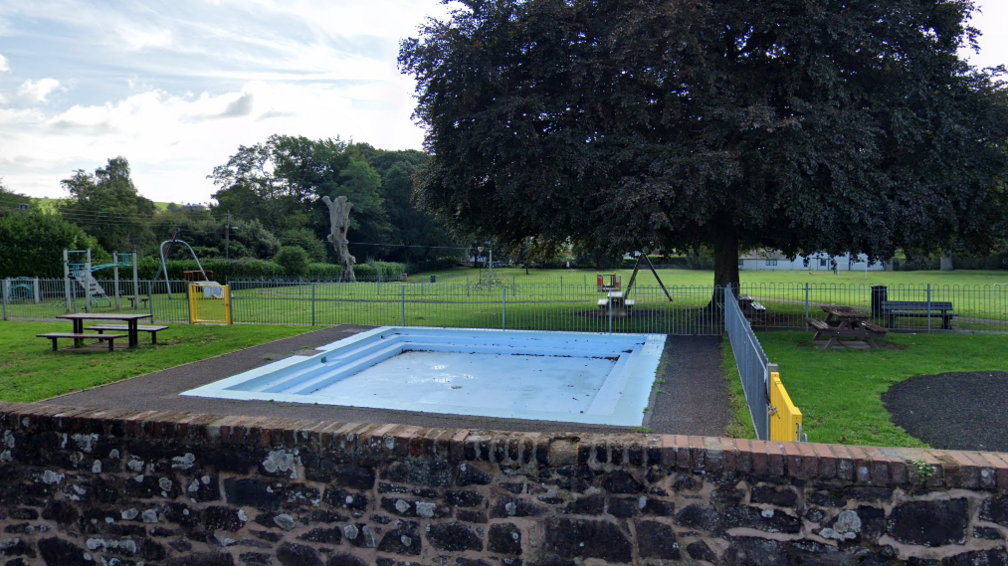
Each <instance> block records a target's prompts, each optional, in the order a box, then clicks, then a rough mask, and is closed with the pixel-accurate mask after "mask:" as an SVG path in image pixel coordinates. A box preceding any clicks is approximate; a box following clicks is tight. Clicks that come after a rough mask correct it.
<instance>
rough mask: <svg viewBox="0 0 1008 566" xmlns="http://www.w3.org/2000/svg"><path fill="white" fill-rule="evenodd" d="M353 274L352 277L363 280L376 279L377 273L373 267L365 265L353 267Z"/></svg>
mask: <svg viewBox="0 0 1008 566" xmlns="http://www.w3.org/2000/svg"><path fill="white" fill-rule="evenodd" d="M353 272H354V277H356V278H357V279H364V280H368V279H377V273H378V272H377V271H376V270H375V268H374V266H373V265H368V264H366V263H362V264H359V265H355V266H354V268H353Z"/></svg>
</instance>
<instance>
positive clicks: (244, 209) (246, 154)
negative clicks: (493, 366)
mask: <svg viewBox="0 0 1008 566" xmlns="http://www.w3.org/2000/svg"><path fill="white" fill-rule="evenodd" d="M426 162H427V156H426V155H425V154H424V153H422V152H419V151H414V150H405V151H388V150H382V149H376V148H374V147H372V146H370V145H368V144H364V143H358V144H351V143H347V142H344V141H341V140H340V139H339V138H338V137H337V138H336V139H322V140H310V139H308V138H305V137H301V136H297V137H295V136H280V135H274V136H271V137H270V138H269V139H268V140H266V141H265V142H261V143H257V144H254V145H251V146H240V147H239V148H238V151H237V152H236V153H235V154H234V155H232V156H231V157H230V158H229V159H228V161H227V163H225V164H222V165H220V166H218V167H215V168H214V170H213V172H212V173H211V174H210V175H209V176H208V178H210V179H212V180H213V182H214V185H215V186H216V187H217V192H215V193H214V194H213V196H212V198H213V199H214V202H212V203H211V204H210V205H209V206H202V205H177V204H170V205H168V207H167V209H164V210H162V209H159V208H158V206H157V205H155V203H154V202H152V201H151V200H150V199H147V198H145V197H143V196H141V195H140V194H139V192H138V191H137V187H136V186H135V184H134V183H133V180H132V178H131V176H130V168H129V162H128V161H127V159H126V158H125V157H121V156H120V157H114V158H112V159H109V160H108V162H107V164H106V165H105V166H103V167H98V168H97V169H95V171H94V173H90V172H87V171H84V170H77V171H75V172H74V173H73V175H71V176H70V177H69V178H67V179H64V180H63V181H61V185H62V186H63V188H64V189H65V190H66V191H67V194H68V196H67V198H66V199H64V200H61V201H59V202H58V203H57V204H56V205H55V206H54V207H52V209H43V208H39V207H37V206H35V207H33V208H32V209H31V210H30V211H29V212H27V213H25V212H22V211H20V210H19V205H21V204H27V203H30V202H31V199H29V198H28V197H26V196H24V195H21V194H19V193H17V192H16V191H15V190H13V189H9V188H7V187H6V186H4V184H3V182H2V179H0V242H2V243H3V245H0V277H11V276H20V275H35V276H43V277H59V276H62V273H63V269H62V250H63V249H64V248H69V249H84V248H91V249H92V250H93V253H94V254H95V257H96V258H110V254H111V252H114V251H117V252H121V253H122V252H132V251H136V252H137V253H138V254H139V255H140V256H141V257H151V258H155V257H157V255H158V246H159V244H160V243H161V242H162V241H164V240H167V239H168V238H169V237H170V236H171V234H172V232H173V231H174V230H175V229H176V228H179V229H181V233H180V238H181V239H183V240H185V241H186V242H188V243H189V244H190V245H191V246H192V247H193V249H194V250H195V251H196V253H197V254H198V256H199V258H200V259H201V260H204V259H206V260H211V259H213V260H218V259H221V260H223V259H235V260H241V259H244V260H277V261H279V262H281V263H285V262H286V263H288V264H289V265H291V266H296V265H297V264H300V263H303V264H305V265H307V264H308V263H330V262H332V261H333V260H334V259H335V257H334V255H333V253H334V252H333V250H332V247H331V246H330V245H329V244H328V243H327V242H326V237H327V236H328V234H329V216H328V210H327V209H326V206H325V204H324V203H322V202H321V197H322V196H326V195H328V196H333V197H334V196H337V195H346V196H347V197H348V198H349V200H350V201H351V202H353V203H354V209H353V213H352V214H351V218H350V220H351V230H350V238H351V241H352V242H353V243H352V244H351V252H352V253H353V254H354V255H355V256H357V258H358V263H364V262H366V261H369V260H371V261H377V260H382V261H388V262H401V263H409V264H413V265H421V264H424V263H425V262H431V261H434V260H436V259H437V258H439V257H441V256H451V255H456V256H457V255H458V251H457V250H455V249H452V248H453V247H455V245H454V243H453V242H452V239H451V238H450V237H449V235H448V232H447V230H446V229H445V227H444V226H443V224H441V223H440V222H439V221H438V220H436V219H435V218H434V217H433V216H432V215H430V214H428V213H425V212H423V211H421V210H420V209H419V208H417V207H416V206H415V205H414V203H413V202H412V201H411V195H412V180H411V176H412V175H413V174H414V173H415V172H416V171H418V170H419V169H421V168H423V167H424V166H425V165H426ZM283 248H291V251H286V252H281V250H282V249H283ZM179 249H180V248H176V251H173V252H172V257H173V258H176V259H191V257H184V256H183V255H182V252H181V251H178V250H179ZM302 250H303V252H302ZM278 254H280V255H279V257H278ZM291 254H293V255H294V256H296V257H294V258H292V257H291ZM293 269H294V271H298V268H296V267H293ZM365 271H367V270H365Z"/></svg>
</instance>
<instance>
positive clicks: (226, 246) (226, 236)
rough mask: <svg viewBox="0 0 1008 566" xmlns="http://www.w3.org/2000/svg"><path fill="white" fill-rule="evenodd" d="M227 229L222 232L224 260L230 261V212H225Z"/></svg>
mask: <svg viewBox="0 0 1008 566" xmlns="http://www.w3.org/2000/svg"><path fill="white" fill-rule="evenodd" d="M226 222H227V228H226V229H225V230H226V231H225V232H224V259H231V211H228V212H227V221H226Z"/></svg>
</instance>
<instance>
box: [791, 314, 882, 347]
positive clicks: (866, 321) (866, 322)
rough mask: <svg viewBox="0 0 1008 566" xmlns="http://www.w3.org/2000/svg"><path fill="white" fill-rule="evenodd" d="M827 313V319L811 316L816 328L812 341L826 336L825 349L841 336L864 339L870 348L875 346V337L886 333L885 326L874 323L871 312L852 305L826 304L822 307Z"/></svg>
mask: <svg viewBox="0 0 1008 566" xmlns="http://www.w3.org/2000/svg"><path fill="white" fill-rule="evenodd" d="M822 310H823V312H825V313H826V319H825V320H818V319H814V318H809V319H808V323H809V326H811V327H812V328H814V329H815V331H816V333H815V336H813V337H812V341H813V342H815V341H817V340H822V339H823V338H826V339H827V340H826V344H825V345H824V346H823V349H824V350H828V349H829V348H830V347H831V346H834V345H836V344H838V343H839V341H840V339H841V338H854V339H857V340H863V341H864V342H865V343H866V344H868V347H869V348H875V338H881V337H883V336H885V335H886V330H885V328H882V327H881V326H879V325H877V324H875V323H873V322H872V321H871V320H870V319H871V315H870V314H866V313H863V312H861V311H859V310H856V309H853V308H851V307H844V306H834V305H826V306H823V307H822Z"/></svg>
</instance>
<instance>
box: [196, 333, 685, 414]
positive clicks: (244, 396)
mask: <svg viewBox="0 0 1008 566" xmlns="http://www.w3.org/2000/svg"><path fill="white" fill-rule="evenodd" d="M664 345H665V335H659V334H619V335H610V334H593V333H576V332H531V331H514V330H508V331H501V330H476V329H441V328H417V327H405V328H404V327H380V328H376V329H373V330H369V331H366V332H362V333H359V334H356V335H353V336H350V337H348V338H344V339H342V340H339V341H336V342H332V343H330V344H326V345H324V346H320V347H318V348H317V349H316V350H317V351H318V353H317V354H315V355H311V356H304V355H295V356H291V357H289V358H285V359H283V360H278V361H276V362H273V363H271V364H268V365H266V366H263V367H259V368H256V369H253V370H250V371H247V372H244V373H241V374H238V375H235V376H232V377H229V378H226V379H222V380H219V381H216V382H213V383H210V384H207V385H204V386H202V387H198V388H196V389H191V390H189V391H185V392H183V393H182V394H181V395H185V396H193V397H209V398H217V399H232V400H246V401H251V400H259V401H276V402H290V403H304V404H318V405H339V406H349V407H362V408H375V409H391V410H401V411H415V412H424V413H436V414H454V415H469V416H483V417H491V418H511V419H530V420H541V421H554V422H572V423H583V424H605V425H615V426H639V425H640V424H641V423H642V420H643V417H644V409H645V408H646V407H647V405H648V399H649V397H650V393H651V387H652V384H653V383H654V380H655V373H656V371H657V369H658V363H659V359H660V357H661V353H662V350H663V348H664Z"/></svg>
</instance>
